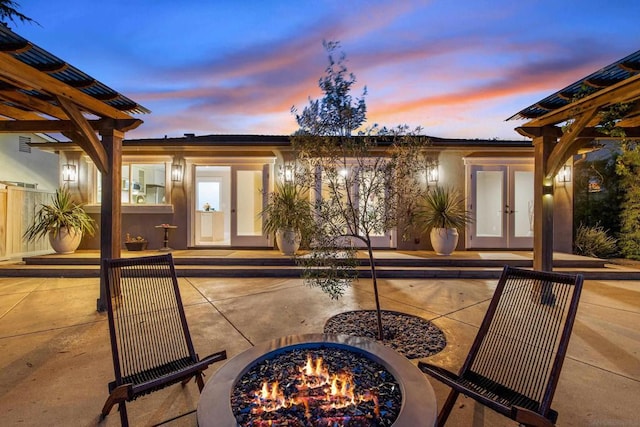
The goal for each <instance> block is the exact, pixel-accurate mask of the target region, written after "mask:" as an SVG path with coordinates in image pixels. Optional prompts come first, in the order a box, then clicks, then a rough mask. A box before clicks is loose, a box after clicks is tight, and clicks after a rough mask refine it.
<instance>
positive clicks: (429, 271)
mask: <svg viewBox="0 0 640 427" xmlns="http://www.w3.org/2000/svg"><path fill="white" fill-rule="evenodd" d="M157 253H158V252H155V251H146V252H123V253H122V256H123V257H132V256H141V255H151V254H157ZM174 261H175V265H176V270H177V274H178V275H179V276H181V277H291V278H296V277H300V276H301V273H302V268H301V267H299V266H297V265H296V263H295V260H294V259H292V258H290V257H285V256H282V255H279V254H278V253H277V252H275V251H262V252H260V251H247V252H243V251H240V250H238V251H217V252H216V251H213V252H212V251H209V252H206V251H201V252H198V251H175V252H174ZM505 265H511V266H514V267H521V268H532V267H533V261H532V260H531V258H530V257H528V256H524V255H522V254H514V253H499V252H498V253H496V252H493V253H477V252H476V253H470V252H463V253H460V254H457V256H451V257H441V256H437V255H435V254H433V253H424V252H422V253H421V252H416V253H413V252H404V253H403V252H392V251H383V252H380V253H377V254H376V269H377V274H378V277H380V278H407V279H410V278H413V279H420V278H424V279H433V278H475V279H484V278H486V279H495V278H498V277H499V275H500V272H501V271H502V268H503V267H504V266H505ZM554 270H555V271H561V272H567V273H581V274H583V275H584V276H585V279H589V280H640V269H635V268H630V267H624V266H620V265H614V264H609V263H608V262H607V261H606V260H600V259H594V258H587V257H577V256H573V255H567V254H564V255H563V256H558V257H554ZM358 273H359V276H360V277H362V278H368V277H371V272H370V269H369V261H368V259H367V258H365V257H362V256H360V257H359V267H358ZM99 276H100V260H99V254H98V253H97V252H95V251H94V252H82V251H80V252H78V253H77V254H73V255H64V256H61V255H55V254H49V255H42V256H32V257H27V258H25V259H23V260H22V261H20V262H4V263H0V277H99Z"/></svg>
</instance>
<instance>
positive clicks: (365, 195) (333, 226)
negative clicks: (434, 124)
mask: <svg viewBox="0 0 640 427" xmlns="http://www.w3.org/2000/svg"><path fill="white" fill-rule="evenodd" d="M338 46H339V45H338V43H325V48H326V49H327V50H328V51H329V67H327V69H326V76H325V77H324V78H322V79H320V88H321V89H322V90H323V92H324V97H323V98H322V99H320V100H311V99H310V100H309V105H308V106H307V107H305V109H304V110H303V112H302V114H296V120H297V122H298V125H299V126H300V130H299V131H298V132H296V134H295V135H294V137H293V140H292V141H293V147H294V149H295V151H296V153H297V160H298V163H299V165H300V170H301V171H302V173H298V174H296V179H297V180H299V181H298V182H302V183H303V184H301V185H306V186H307V187H309V188H311V189H314V190H315V201H314V208H315V217H314V218H315V221H316V224H315V227H314V230H315V232H314V233H313V235H312V238H311V246H310V253H309V254H305V256H303V257H299V258H298V262H299V263H300V264H301V265H304V266H305V267H306V268H305V270H304V279H305V282H306V283H307V284H309V285H312V286H318V287H320V288H321V289H322V290H323V291H325V292H327V293H328V294H329V295H331V297H332V298H338V297H340V296H341V295H343V294H344V292H345V291H346V289H347V287H349V286H350V285H351V283H352V281H353V280H355V279H356V278H357V270H356V267H357V258H356V257H357V249H358V248H359V247H360V248H365V249H366V250H367V253H368V258H369V264H370V270H371V277H372V281H373V290H374V296H375V304H376V310H377V321H378V325H377V326H378V333H377V336H378V339H383V327H382V316H381V308H380V300H379V295H378V282H377V274H376V266H375V259H374V254H373V247H374V243H373V242H374V238H375V237H376V236H380V235H384V234H386V233H388V232H389V231H390V230H392V229H397V230H398V231H399V234H400V235H402V236H403V237H404V236H405V231H406V230H407V229H408V227H409V226H410V225H411V224H412V222H413V218H414V215H415V212H416V208H417V206H416V203H417V201H418V200H419V199H420V195H421V194H422V193H423V192H424V191H425V189H426V188H425V186H424V175H423V171H424V157H423V154H422V151H423V148H424V147H425V146H426V145H427V144H428V139H427V138H426V137H424V136H422V135H421V129H420V128H417V129H414V130H410V129H409V128H408V127H407V126H398V127H395V128H391V129H388V128H384V127H383V128H381V127H378V126H375V125H374V126H371V127H369V128H367V129H366V130H364V131H360V132H359V133H358V135H355V136H353V135H352V132H353V131H354V130H357V129H358V128H359V127H360V126H361V125H362V123H364V121H365V119H366V115H365V113H366V105H365V102H364V95H363V98H360V99H357V100H355V101H354V100H353V99H352V98H351V96H350V95H349V92H350V90H351V87H352V86H353V84H354V83H355V81H356V80H355V76H354V75H353V74H349V73H348V72H347V68H346V66H345V65H344V61H345V56H344V54H342V55H341V56H340V57H339V59H338V60H334V57H333V52H334V50H335V49H336V48H337V47H338ZM347 76H348V78H347ZM365 94H366V91H365ZM292 111H293V112H294V113H296V110H295V109H292Z"/></svg>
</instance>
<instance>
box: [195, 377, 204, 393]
mask: <svg viewBox="0 0 640 427" xmlns="http://www.w3.org/2000/svg"><path fill="white" fill-rule="evenodd" d="M202 377H203V375H202V372H198V373H197V374H196V382H197V383H198V388H199V389H200V393H202V389H203V388H204V380H203V379H202Z"/></svg>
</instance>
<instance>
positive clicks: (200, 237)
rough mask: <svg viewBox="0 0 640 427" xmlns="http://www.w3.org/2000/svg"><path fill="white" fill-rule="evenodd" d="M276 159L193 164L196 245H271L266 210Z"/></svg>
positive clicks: (192, 203) (194, 238)
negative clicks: (266, 230)
mask: <svg viewBox="0 0 640 427" xmlns="http://www.w3.org/2000/svg"><path fill="white" fill-rule="evenodd" d="M271 163H272V162H269V163H267V162H265V161H260V159H256V162H255V163H240V162H239V161H236V162H235V163H234V162H233V161H228V162H225V163H224V164H220V163H218V162H215V161H213V160H212V161H210V162H209V163H208V164H199V165H198V164H196V165H193V175H194V179H193V183H194V185H193V194H192V195H190V197H189V199H190V202H189V203H190V206H191V214H192V217H191V218H192V222H191V224H192V227H191V228H192V238H191V243H190V245H192V246H234V247H242V246H244V247H269V245H270V242H269V237H268V236H266V235H265V234H264V233H263V231H262V216H261V215H260V212H262V210H263V208H264V205H265V202H266V197H267V192H266V191H264V189H266V188H269V181H268V180H269V171H270V168H271Z"/></svg>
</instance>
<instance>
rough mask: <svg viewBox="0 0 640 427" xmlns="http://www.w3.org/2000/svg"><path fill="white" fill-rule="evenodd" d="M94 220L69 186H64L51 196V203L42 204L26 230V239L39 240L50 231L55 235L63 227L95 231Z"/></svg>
mask: <svg viewBox="0 0 640 427" xmlns="http://www.w3.org/2000/svg"><path fill="white" fill-rule="evenodd" d="M94 223H95V222H94V220H93V219H92V218H91V217H90V216H89V215H88V214H87V213H86V212H85V211H84V209H83V208H82V206H81V205H79V204H77V203H75V202H74V201H73V198H72V197H71V192H70V191H69V189H68V188H66V187H62V188H58V189H57V190H56V194H55V195H53V196H51V203H50V204H41V205H40V209H38V211H37V212H36V215H35V218H34V220H33V223H32V224H31V225H30V226H29V228H27V230H26V231H25V232H24V235H23V238H24V239H25V240H30V241H32V240H37V239H39V238H42V237H45V236H46V235H47V234H48V233H49V232H52V233H53V235H54V236H57V234H58V233H59V232H60V229H61V228H65V227H66V228H67V229H68V230H69V231H71V230H73V231H75V232H81V233H83V234H84V233H87V234H89V235H90V236H93V234H94V233H95V225H94Z"/></svg>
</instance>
